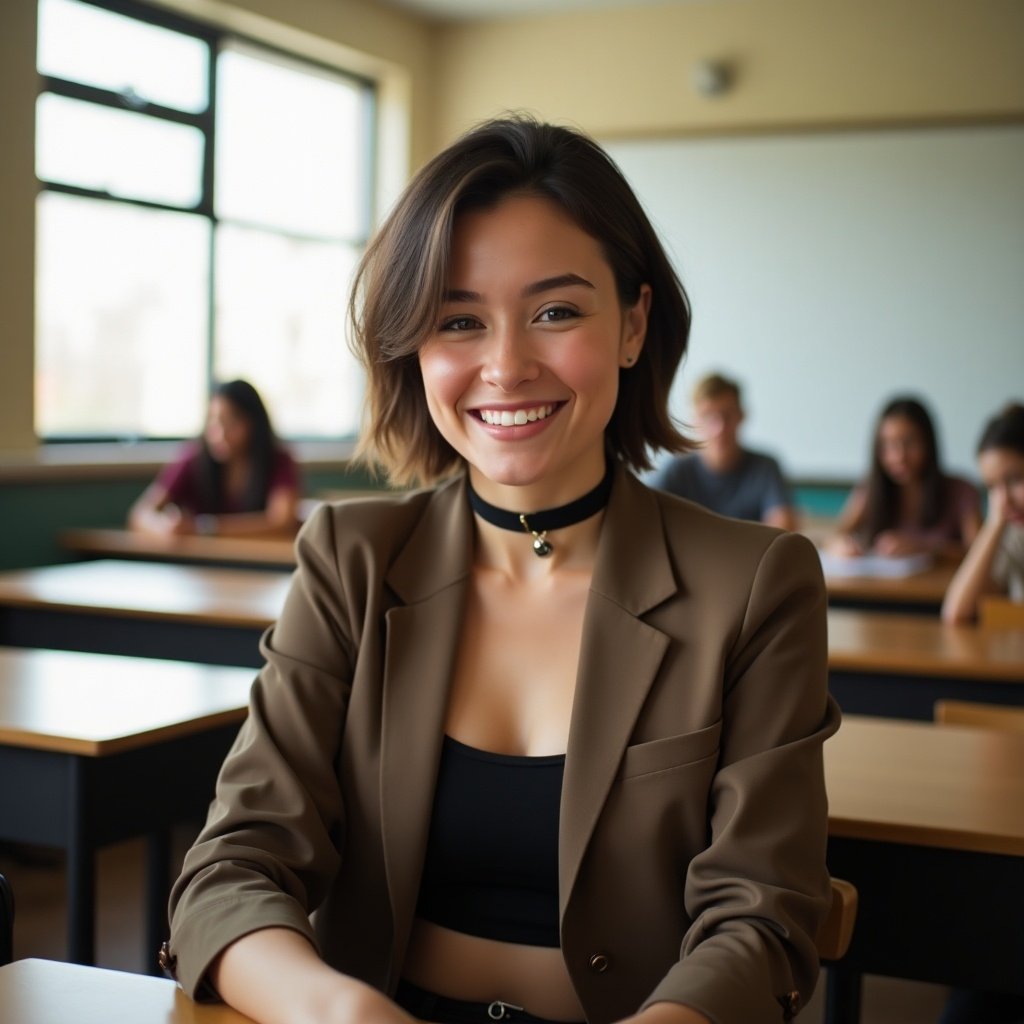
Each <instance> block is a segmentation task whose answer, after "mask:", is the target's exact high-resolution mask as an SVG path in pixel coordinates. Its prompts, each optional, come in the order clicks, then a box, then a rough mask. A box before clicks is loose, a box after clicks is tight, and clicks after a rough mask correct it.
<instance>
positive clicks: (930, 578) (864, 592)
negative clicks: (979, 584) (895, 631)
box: [825, 562, 957, 616]
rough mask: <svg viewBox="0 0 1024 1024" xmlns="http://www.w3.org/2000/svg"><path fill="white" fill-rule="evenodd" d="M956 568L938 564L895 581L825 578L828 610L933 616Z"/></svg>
mask: <svg viewBox="0 0 1024 1024" xmlns="http://www.w3.org/2000/svg"><path fill="white" fill-rule="evenodd" d="M956 568H957V567H956V563H954V562H941V563H939V564H938V565H935V566H932V568H930V569H926V570H925V571H924V572H920V573H916V574H915V575H913V576H904V577H901V578H899V579H886V578H880V577H877V576H826V577H825V586H826V588H827V589H828V603H829V607H831V608H861V609H864V610H868V611H886V612H916V613H918V614H921V613H924V614H928V615H935V616H937V615H938V613H939V609H940V608H941V606H942V599H943V598H944V597H945V596H946V589H947V587H948V586H949V582H950V580H951V579H952V578H953V573H954V572H956Z"/></svg>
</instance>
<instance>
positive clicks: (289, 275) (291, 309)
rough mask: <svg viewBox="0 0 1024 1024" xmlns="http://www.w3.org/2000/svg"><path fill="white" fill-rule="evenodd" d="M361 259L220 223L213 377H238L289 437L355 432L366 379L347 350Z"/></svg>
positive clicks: (337, 247) (349, 250) (331, 247)
mask: <svg viewBox="0 0 1024 1024" xmlns="http://www.w3.org/2000/svg"><path fill="white" fill-rule="evenodd" d="M357 259H358V251H357V250H356V249H355V248H354V247H352V246H349V245H345V244H342V243H327V242H309V241H300V240H297V239H294V238H289V237H287V236H282V235H276V234H273V233H270V232H266V231H259V230H253V229H248V228H240V227H233V226H231V225H227V224H225V225H221V227H220V229H219V231H218V233H217V256H216V274H215V280H216V281H217V298H216V309H217V320H216V325H215V329H216V336H217V347H216V358H215V364H214V375H215V376H216V377H217V378H218V379H221V380H226V379H230V378H234V377H244V378H246V379H247V380H249V381H251V382H252V384H253V385H254V386H255V387H256V388H257V389H259V391H260V392H261V393H262V394H263V395H264V398H265V399H266V401H267V405H268V408H269V409H270V410H271V416H272V418H273V420H274V424H275V428H276V429H277V430H278V431H280V432H281V433H282V434H289V435H293V436H296V435H298V436H325V435H326V436H338V435H344V434H354V433H355V432H356V429H357V427H358V424H359V414H360V402H361V395H362V391H363V380H362V376H361V374H360V372H359V370H358V367H357V365H356V363H355V360H354V358H353V357H352V355H351V353H350V352H349V350H348V347H347V346H346V344H345V340H344V332H343V329H342V325H343V324H344V317H345V307H346V303H347V301H348V292H349V284H350V281H351V278H352V273H353V270H354V267H355V263H356V260H357Z"/></svg>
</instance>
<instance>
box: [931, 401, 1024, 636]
mask: <svg viewBox="0 0 1024 1024" xmlns="http://www.w3.org/2000/svg"><path fill="white" fill-rule="evenodd" d="M978 469H979V470H980V472H981V479H982V481H983V483H984V484H985V487H986V488H988V513H987V515H986V516H985V523H984V525H983V526H982V528H981V530H980V531H979V532H978V536H977V537H976V538H975V540H974V543H973V544H972V545H971V547H970V550H969V551H968V552H967V555H966V557H965V558H964V560H963V562H962V563H961V564H960V568H959V569H957V571H956V575H955V576H954V577H953V579H952V581H951V582H950V584H949V589H948V590H947V591H946V599H945V601H944V602H943V604H942V617H943V619H945V620H946V621H947V622H967V621H969V620H971V619H973V618H974V617H975V616H976V615H977V613H978V602H979V601H980V600H981V598H982V597H983V596H984V595H985V594H1000V593H1001V594H1006V595H1007V596H1009V598H1010V599H1011V600H1012V601H1022V602H1024V405H1018V404H1017V403H1013V404H1012V405H1008V406H1007V407H1006V408H1005V409H1004V410H1003V411H1002V412H1001V413H999V414H998V415H997V416H994V417H993V418H992V419H991V420H989V422H988V423H987V424H986V425H985V429H984V431H983V433H982V435H981V440H980V441H979V442H978Z"/></svg>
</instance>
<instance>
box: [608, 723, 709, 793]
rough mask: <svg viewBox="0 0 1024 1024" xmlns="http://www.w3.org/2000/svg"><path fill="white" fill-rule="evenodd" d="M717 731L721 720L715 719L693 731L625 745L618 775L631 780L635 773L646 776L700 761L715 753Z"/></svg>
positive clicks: (635, 775)
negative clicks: (629, 745) (713, 721)
mask: <svg viewBox="0 0 1024 1024" xmlns="http://www.w3.org/2000/svg"><path fill="white" fill-rule="evenodd" d="M721 734H722V723H721V721H718V722H715V723H714V725H709V726H708V727H707V728H706V729H698V730H697V731H696V732H687V733H683V734H681V735H679V736H666V737H664V738H663V739H660V740H651V741H650V742H648V743H636V744H634V745H633V746H631V747H626V753H625V754H624V755H623V757H622V767H621V768H620V769H619V778H620V779H632V778H636V777H637V776H639V775H650V774H652V773H653V772H663V771H666V770H667V769H669V768H681V767H683V766H684V765H687V764H693V763H695V762H697V761H703V760H704V759H705V758H708V757H711V756H712V754H716V753H717V752H718V740H719V737H720V736H721Z"/></svg>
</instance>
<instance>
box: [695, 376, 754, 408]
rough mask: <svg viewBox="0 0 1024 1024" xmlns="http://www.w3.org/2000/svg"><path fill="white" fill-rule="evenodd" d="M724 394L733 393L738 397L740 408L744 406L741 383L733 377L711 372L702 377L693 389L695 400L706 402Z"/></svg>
mask: <svg viewBox="0 0 1024 1024" xmlns="http://www.w3.org/2000/svg"><path fill="white" fill-rule="evenodd" d="M722 395H731V396H732V397H733V398H735V399H736V404H737V405H738V406H739V407H740V408H742V407H743V399H742V396H741V393H740V386H739V384H738V383H737V382H736V381H734V380H733V379H732V378H731V377H725V376H723V375H722V374H720V373H709V374H708V375H707V376H706V377H701V379H700V380H699V381H697V384H696V386H695V387H694V389H693V400H694V402H706V401H708V399H715V398H721V397H722Z"/></svg>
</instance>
